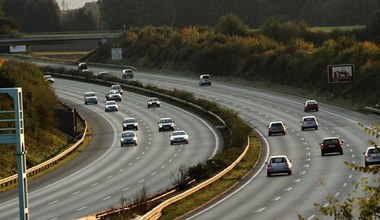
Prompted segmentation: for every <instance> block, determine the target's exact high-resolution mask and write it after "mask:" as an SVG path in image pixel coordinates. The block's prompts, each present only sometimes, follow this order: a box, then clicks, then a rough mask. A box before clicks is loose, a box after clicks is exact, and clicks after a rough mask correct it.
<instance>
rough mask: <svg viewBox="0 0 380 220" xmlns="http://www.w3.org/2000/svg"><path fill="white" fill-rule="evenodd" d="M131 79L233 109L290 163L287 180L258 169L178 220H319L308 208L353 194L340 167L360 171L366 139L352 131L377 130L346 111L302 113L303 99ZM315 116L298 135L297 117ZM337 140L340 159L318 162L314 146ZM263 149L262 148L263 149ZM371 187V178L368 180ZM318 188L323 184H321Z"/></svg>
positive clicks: (350, 176)
mask: <svg viewBox="0 0 380 220" xmlns="http://www.w3.org/2000/svg"><path fill="white" fill-rule="evenodd" d="M135 75H136V79H138V80H141V81H142V82H145V83H148V82H149V83H154V84H156V85H159V86H160V87H164V88H168V89H172V88H177V89H184V90H187V91H189V92H193V93H194V94H196V95H197V96H198V97H201V98H205V99H209V100H214V101H216V102H218V103H220V104H223V105H225V106H227V107H229V108H232V109H235V110H236V111H238V112H239V114H240V116H241V117H243V118H246V119H247V120H249V121H250V122H251V124H252V127H255V128H256V129H257V130H258V131H259V132H261V134H262V135H263V136H264V138H265V139H266V141H267V142H268V144H269V151H268V152H269V153H268V154H267V155H264V156H265V157H268V156H269V155H278V154H285V155H287V156H288V157H289V158H290V159H291V160H292V163H293V168H294V169H293V175H291V176H275V177H270V178H268V177H267V176H266V170H265V167H264V165H263V164H261V166H260V169H259V172H257V173H252V174H251V175H250V177H248V178H247V179H246V180H244V181H243V183H242V184H240V185H239V186H238V187H236V188H235V189H234V190H232V191H230V192H229V193H227V194H226V195H224V197H223V199H220V198H219V199H218V200H217V201H215V202H214V203H211V204H208V205H207V206H206V207H203V208H202V209H200V210H197V211H196V212H194V213H192V214H189V215H188V216H186V217H183V219H197V220H198V219H205V220H208V219H226V220H228V219H297V218H298V217H297V215H298V214H300V215H302V216H303V217H305V218H306V219H316V218H319V219H323V216H321V215H320V214H319V212H318V211H317V210H316V208H315V207H314V205H313V204H314V203H319V204H321V205H328V204H327V202H326V197H327V196H328V195H330V196H332V197H333V198H334V199H337V200H340V201H341V200H343V199H345V198H346V197H347V196H348V195H349V194H350V193H352V192H353V189H354V187H353V182H354V181H357V182H359V181H360V178H361V177H362V174H361V173H359V172H357V171H352V170H349V169H348V167H347V166H346V165H344V162H345V161H347V162H352V163H355V164H359V165H363V155H362V152H363V151H364V150H365V149H366V148H367V146H368V139H370V136H368V135H367V134H364V133H363V131H362V129H361V128H360V127H359V126H358V125H357V123H358V122H363V123H364V124H367V125H369V124H370V123H371V122H376V123H377V124H379V121H380V118H379V117H368V116H366V115H363V114H359V113H356V112H353V111H349V110H347V109H343V108H339V107H336V106H332V105H328V104H324V103H320V106H321V107H320V111H318V112H308V113H305V112H303V102H304V101H305V100H306V99H305V98H300V97H294V96H288V95H285V94H280V93H274V92H269V91H264V90H259V89H252V88H248V87H244V86H238V85H231V84H229V83H222V82H215V81H214V82H213V84H212V86H210V87H207V86H204V87H199V86H198V81H197V79H196V78H192V79H189V78H183V77H173V76H169V75H167V76H157V75H152V74H148V73H143V72H138V73H136V74H135ZM306 115H315V116H316V117H317V118H318V120H319V123H320V127H319V129H318V130H305V131H301V126H300V122H299V121H300V119H301V117H302V116H306ZM276 120H282V121H283V122H285V124H286V126H287V129H288V133H287V134H286V135H285V136H271V137H269V136H268V135H267V125H268V124H269V122H270V121H276ZM330 136H338V137H340V138H341V139H342V140H343V141H344V154H343V155H328V156H325V157H322V156H321V153H320V148H319V143H320V142H321V141H322V139H323V138H325V137H330ZM264 146H265V144H264ZM369 178H370V181H371V176H369ZM321 183H323V184H321Z"/></svg>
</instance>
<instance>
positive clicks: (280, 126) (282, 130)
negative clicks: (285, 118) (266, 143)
mask: <svg viewBox="0 0 380 220" xmlns="http://www.w3.org/2000/svg"><path fill="white" fill-rule="evenodd" d="M272 134H283V135H286V126H285V124H284V123H283V122H282V121H272V122H270V123H269V125H268V136H271V135H272Z"/></svg>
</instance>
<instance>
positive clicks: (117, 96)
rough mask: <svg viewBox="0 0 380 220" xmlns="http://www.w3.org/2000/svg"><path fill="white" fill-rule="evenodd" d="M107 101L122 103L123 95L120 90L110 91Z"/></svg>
mask: <svg viewBox="0 0 380 220" xmlns="http://www.w3.org/2000/svg"><path fill="white" fill-rule="evenodd" d="M106 100H107V101H110V100H114V101H119V102H120V101H121V94H120V92H119V90H116V89H113V90H110V91H109V92H108V93H107V94H106Z"/></svg>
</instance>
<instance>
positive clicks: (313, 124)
mask: <svg viewBox="0 0 380 220" xmlns="http://www.w3.org/2000/svg"><path fill="white" fill-rule="evenodd" d="M300 122H301V130H302V131H303V130H305V129H309V128H313V129H315V130H318V119H317V118H316V117H315V116H305V117H302V119H301V121H300Z"/></svg>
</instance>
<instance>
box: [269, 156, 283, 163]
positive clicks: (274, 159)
mask: <svg viewBox="0 0 380 220" xmlns="http://www.w3.org/2000/svg"><path fill="white" fill-rule="evenodd" d="M270 162H271V163H285V162H286V159H285V158H284V157H277V158H272V159H271V161H270Z"/></svg>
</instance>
